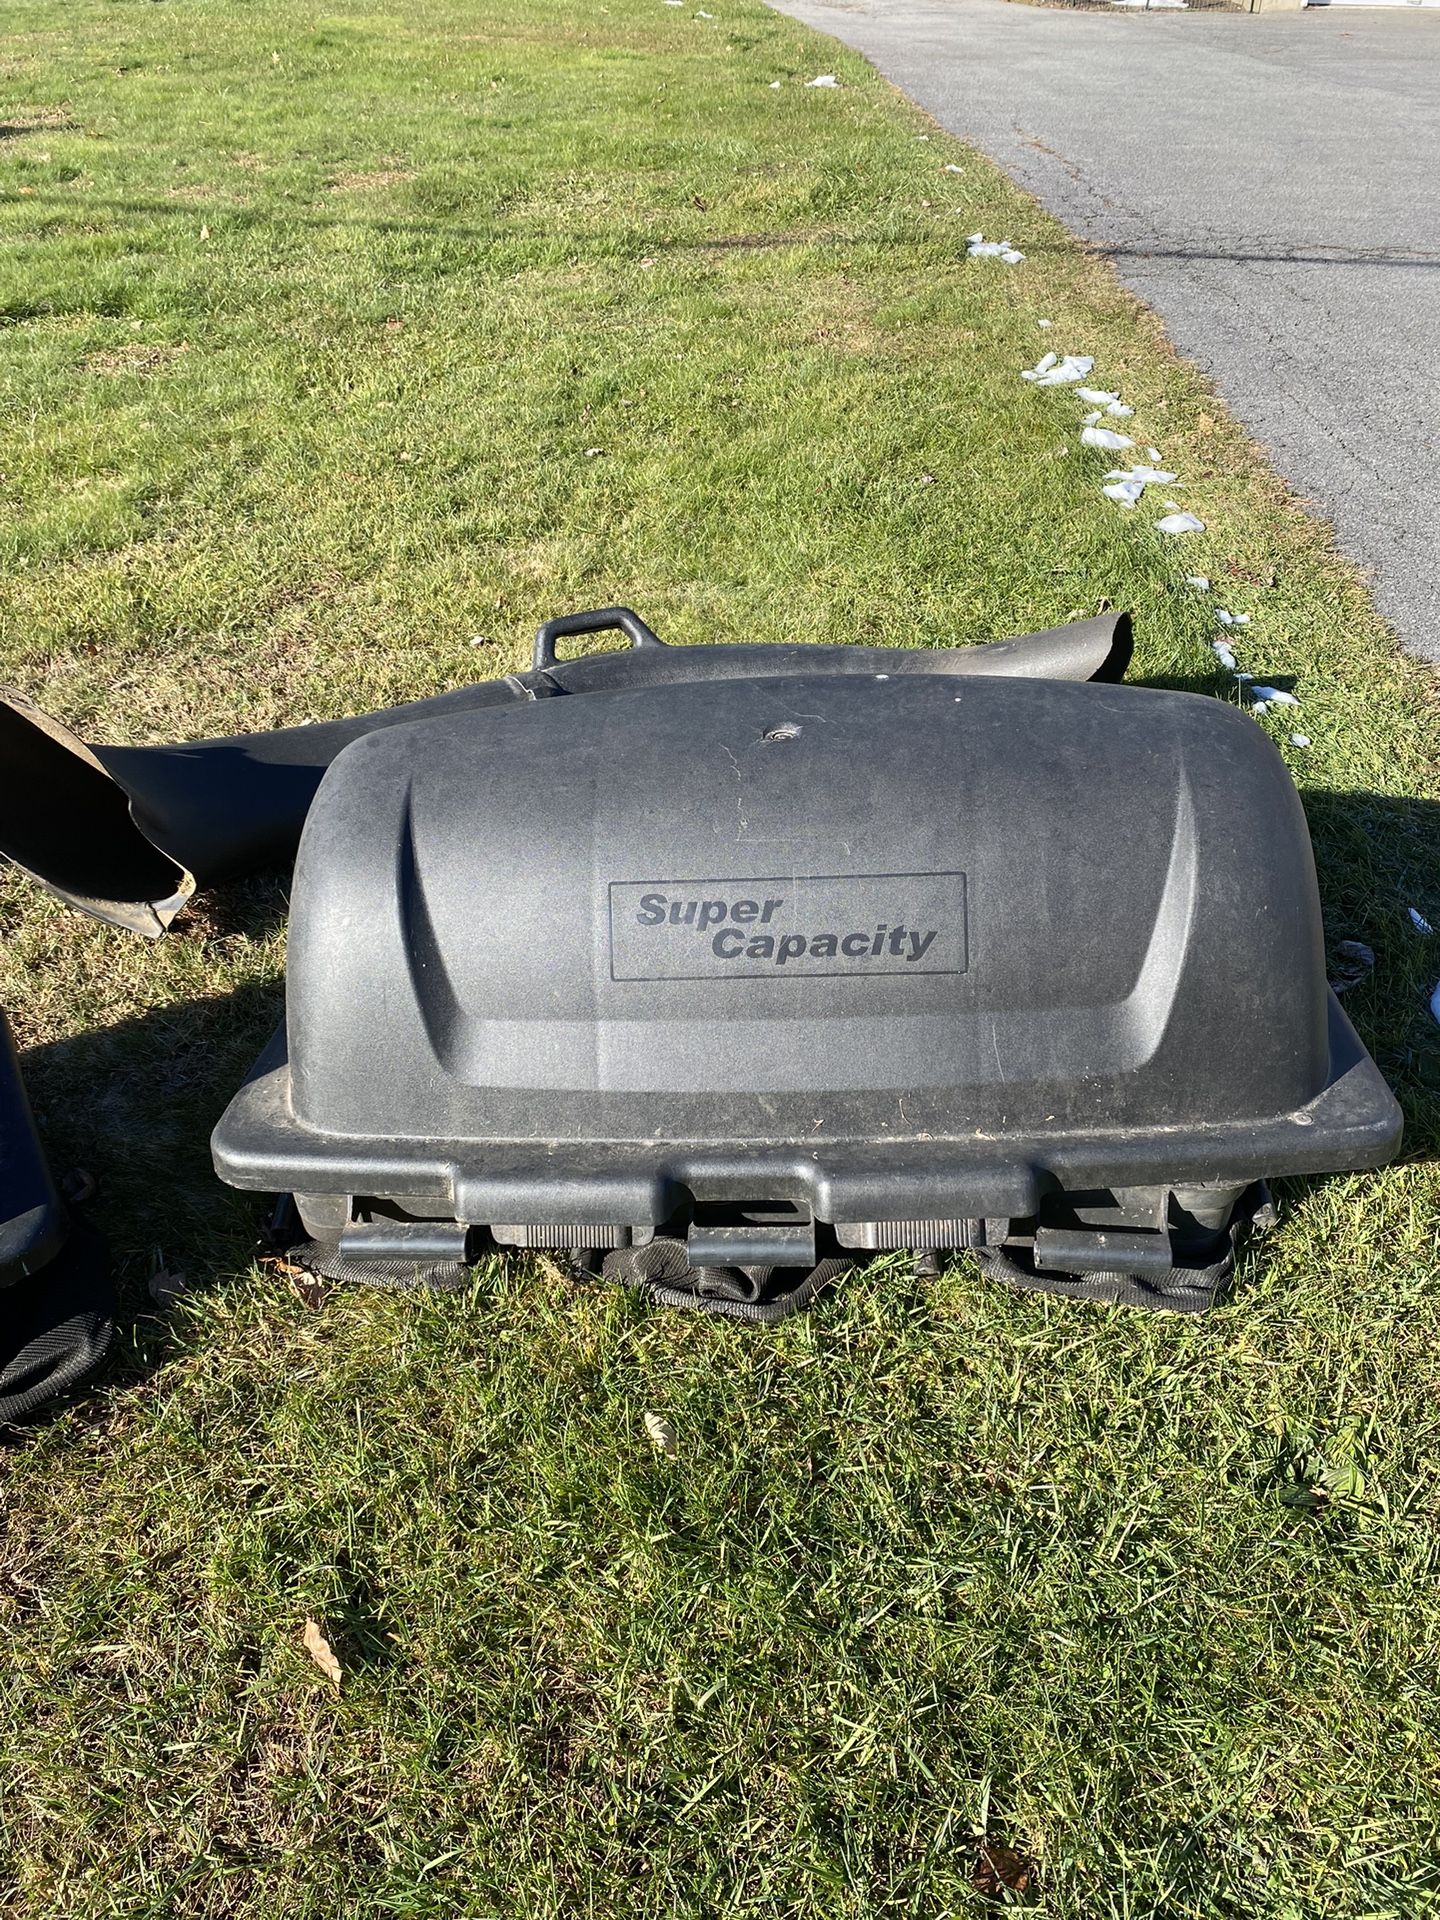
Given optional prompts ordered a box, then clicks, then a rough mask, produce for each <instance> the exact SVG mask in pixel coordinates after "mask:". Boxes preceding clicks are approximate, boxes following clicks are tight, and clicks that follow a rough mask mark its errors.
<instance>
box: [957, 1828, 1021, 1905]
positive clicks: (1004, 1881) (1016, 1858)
mask: <svg viewBox="0 0 1440 1920" xmlns="http://www.w3.org/2000/svg"><path fill="white" fill-rule="evenodd" d="M1034 1882H1035V1862H1034V1861H1033V1860H1031V1859H1030V1858H1029V1857H1028V1856H1027V1855H1026V1854H1023V1853H1019V1852H1017V1851H1016V1849H1015V1848H1014V1847H1007V1846H1006V1844H1005V1842H1004V1841H1003V1840H982V1841H981V1842H980V1851H979V1853H978V1854H977V1856H976V1859H975V1871H974V1872H973V1873H972V1874H971V1876H970V1884H971V1885H972V1886H973V1887H974V1889H975V1891H976V1892H977V1893H978V1894H980V1895H982V1896H983V1898H985V1899H986V1900H1003V1899H1004V1898H1005V1896H1006V1894H1007V1893H1018V1894H1022V1895H1023V1894H1027V1893H1029V1892H1030V1891H1031V1889H1032V1887H1033V1886H1034Z"/></svg>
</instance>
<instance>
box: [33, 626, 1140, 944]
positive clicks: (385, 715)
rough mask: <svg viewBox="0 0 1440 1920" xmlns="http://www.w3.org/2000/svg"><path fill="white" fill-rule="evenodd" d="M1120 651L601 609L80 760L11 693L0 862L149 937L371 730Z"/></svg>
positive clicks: (293, 823) (1064, 675) (294, 830)
mask: <svg viewBox="0 0 1440 1920" xmlns="http://www.w3.org/2000/svg"><path fill="white" fill-rule="evenodd" d="M610 630H619V631H622V632H623V633H624V634H625V635H626V637H627V639H628V641H629V643H630V645H629V649H628V650H627V651H625V652H623V653H613V652H609V653H602V654H594V655H590V656H588V657H583V658H580V659H576V660H568V661H559V660H558V659H557V657H556V642H557V640H559V639H560V638H562V637H564V636H568V635H586V634H594V633H600V632H606V631H610ZM1130 652H1131V641H1130V618H1129V615H1128V614H1123V613H1118V614H1105V615H1103V616H1101V617H1100V618H1098V619H1094V620H1082V621H1079V622H1077V623H1076V624H1074V625H1072V626H1068V627H1053V628H1050V629H1049V630H1048V631H1046V632H1043V633H1033V634H1027V635H1025V636H1024V637H1023V638H1021V639H1016V640H999V641H993V642H991V643H989V644H987V645H982V646H973V647H957V648H933V649H932V648H928V647H904V648H901V647H893V648H892V647H858V646H857V647H831V646H824V647H821V646H773V645H763V644H762V645H745V644H741V645H733V644H721V645H714V646H686V647H676V646H668V645H666V644H665V643H663V642H662V641H661V640H660V638H659V636H658V635H656V634H654V633H652V632H651V630H650V628H649V627H647V626H646V625H645V623H644V622H643V621H642V620H641V619H640V618H639V616H638V615H637V614H635V613H632V612H631V611H630V609H629V608H628V607H606V608H603V609H601V610H599V611H598V612H594V613H580V614H567V615H564V616H563V617H561V618H560V619H558V620H552V621H547V622H546V624H545V625H544V626H543V627H542V628H541V629H540V632H539V634H538V635H537V638H536V660H537V663H538V664H537V666H536V668H535V669H534V670H532V671H531V672H529V673H523V674H511V675H509V676H508V677H506V678H505V679H502V680H487V681H480V682H478V683H477V684H476V685H474V686H470V687H460V688H457V689H456V690H455V691H454V692H452V693H443V694H439V695H437V696H436V697H435V698H434V699H431V700H419V701H415V702H413V703H411V704H410V705H407V706H399V707H387V708H385V709H384V710H383V711H382V712H380V713H367V714H360V715H357V716H354V717H352V718H349V719H344V720H328V721H321V722H319V723H317V724H315V725H311V726H298V727H284V728H281V729H280V730H278V731H276V732H273V733H250V734H236V735H233V736H232V737H230V738H228V739H223V740H197V741H192V742H190V743H188V744H185V745H179V746H156V747H101V746H88V745H87V744H86V743H85V742H84V741H83V740H81V739H79V738H78V736H77V735H76V734H74V733H72V732H71V730H70V729H69V728H68V727H67V726H65V725H64V723H63V722H62V721H59V720H56V719H53V718H52V717H51V716H50V715H48V714H46V713H43V712H41V710H40V709H39V708H38V707H36V706H34V705H32V703H31V702H30V701H28V700H27V699H25V697H24V696H23V695H21V694H18V693H10V694H6V695H0V855H5V856H8V858H9V859H11V860H13V861H14V862H15V864H16V865H17V866H18V867H21V868H23V869H24V871H25V872H26V873H28V874H30V875H31V876H32V877H33V878H35V879H36V880H38V881H39V882H40V883H41V885H42V886H45V887H48V888H49V890H50V891H51V892H52V893H54V894H57V895H58V896H59V897H60V898H61V899H62V900H64V901H66V902H67V903H68V904H69V905H71V906H73V907H78V908H79V909H80V910H81V912H82V913H88V914H91V915H93V916H94V917H95V918H96V919H98V920H104V921H108V922H109V924H110V925H111V926H116V927H123V928H127V929H128V930H130V931H131V932H133V933H141V934H145V935H147V936H148V937H149V938H151V939H154V938H156V937H157V936H158V935H160V934H162V933H164V931H165V930H166V928H167V927H168V926H169V925H170V923H171V921H172V920H173V919H174V918H175V916H176V914H177V913H179V912H180V910H181V908H182V907H183V906H184V905H185V903H186V901H187V900H189V898H190V896H191V895H192V894H193V893H194V892H195V890H196V888H197V887H200V886H205V885H208V884H210V883H211V882H213V881H216V880H223V879H226V878H230V877H233V876H234V875H237V874H241V873H252V872H257V871H259V870H262V869H264V868H271V867H283V866H286V865H288V864H289V862H290V861H291V860H292V859H293V858H294V854H295V848H296V845H297V843H298V841H299V838H300V829H301V827H302V826H303V825H304V823H305V815H306V813H307V812H308V811H309V807H310V802H311V800H312V799H313V798H314V797H315V790H316V788H317V787H318V786H319V784H320V780H321V777H322V775H323V774H324V772H325V769H326V768H327V767H328V766H329V765H330V762H331V761H332V760H333V759H334V758H335V756H336V755H337V754H338V753H339V752H340V750H341V748H342V747H346V746H348V745H349V744H350V742H351V741H352V740H355V739H358V738H359V737H360V736H361V735H362V734H367V733H373V732H375V731H377V730H378V729H379V728H381V727H395V726H404V725H407V724H409V723H410V722H412V721H418V720H429V719H434V718H436V717H438V716H439V715H442V714H447V713H461V712H465V711H469V710H475V711H478V710H480V709H483V708H488V707H499V706H506V705H509V704H512V703H515V704H523V703H528V702H530V701H532V700H539V699H548V698H551V697H553V696H554V695H556V694H564V693H589V692H598V691H603V690H607V689H615V688H619V687H635V686H654V685H660V684H665V683H669V682H674V681H682V680H712V679H713V680H734V679H747V678H754V677H755V676H757V675H759V676H766V677H769V676H775V675H781V674H793V673H795V672H797V671H802V672H813V671H824V672H829V673H846V674H851V673H853V674H861V673H876V672H883V673H885V674H887V675H894V674H900V673H917V672H918V673H930V674H934V673H961V674H971V673H978V674H987V675H1001V676H1004V677H1006V678H1016V677H1019V678H1025V679H1036V680H1119V679H1121V678H1123V676H1124V673H1125V668H1126V666H1127V665H1128V663H1129V660H1130Z"/></svg>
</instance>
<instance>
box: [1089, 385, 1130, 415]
mask: <svg viewBox="0 0 1440 1920" xmlns="http://www.w3.org/2000/svg"><path fill="white" fill-rule="evenodd" d="M1075 391H1076V393H1077V394H1078V395H1079V396H1080V398H1081V399H1082V400H1088V401H1089V402H1090V404H1091V406H1092V407H1103V408H1104V410H1105V412H1106V413H1108V414H1111V415H1113V417H1114V418H1115V419H1117V420H1128V419H1129V418H1130V417H1131V415H1132V414H1133V413H1134V411H1135V409H1134V407H1127V406H1123V405H1122V404H1121V401H1120V396H1119V394H1118V393H1103V392H1102V391H1101V390H1100V388H1099V387H1077V388H1076V389H1075Z"/></svg>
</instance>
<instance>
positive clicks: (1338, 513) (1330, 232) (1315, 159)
mask: <svg viewBox="0 0 1440 1920" xmlns="http://www.w3.org/2000/svg"><path fill="white" fill-rule="evenodd" d="M775 3H776V4H778V5H781V6H782V8H783V10H784V11H785V12H787V13H791V14H794V15H795V16H796V17H797V18H798V19H801V20H805V21H807V22H808V23H809V24H810V25H812V26H816V27H820V28H823V30H824V31H825V32H827V33H831V34H834V35H835V36H836V37H837V38H838V39H841V40H843V41H845V42H846V43H847V44H848V45H850V46H852V47H855V48H857V49H858V50H859V51H860V52H861V53H864V54H866V55H867V56H868V57H869V58H870V59H871V60H872V61H873V62H874V63H875V65H876V66H877V67H879V68H880V70H881V71H882V72H883V73H885V74H887V75H888V76H889V77H890V78H891V79H892V80H893V81H895V82H896V84H897V85H899V86H900V87H902V88H903V89H904V90H905V92H907V93H908V94H909V95H910V97H911V98H912V99H913V100H916V101H918V102H919V104H920V105H921V106H923V107H925V108H926V109H927V110H928V111H929V112H930V113H932V114H933V115H934V116H935V118H936V119H937V120H938V121H939V122H940V123H941V124H942V125H943V126H945V127H947V128H948V129H950V130H951V131H952V132H955V133H958V134H960V135H962V136H963V137H964V138H965V139H967V140H970V141H972V142H973V143H974V144H975V145H976V146H978V147H980V148H982V149H983V150H984V151H985V152H986V153H988V154H990V155H991V156H992V158H994V159H995V160H997V161H999V163H1000V165H1001V166H1003V167H1004V168H1005V170H1006V172H1007V173H1009V174H1010V176H1011V177H1012V178H1013V179H1016V180H1018V181H1020V182H1021V183H1022V184H1023V185H1024V186H1026V187H1028V188H1029V190H1030V191H1031V192H1032V193H1033V194H1034V195H1035V196H1036V198H1037V199H1038V200H1040V201H1041V202H1042V203H1043V204H1044V205H1045V206H1046V207H1048V208H1049V209H1050V211H1051V212H1052V213H1054V214H1056V215H1058V217H1059V218H1060V219H1062V220H1063V221H1064V222H1065V224H1066V225H1067V226H1068V227H1070V228H1071V229H1072V231H1074V232H1076V233H1079V234H1082V235H1083V236H1084V237H1085V238H1086V239H1087V240H1089V241H1091V242H1092V243H1094V244H1095V245H1096V246H1098V247H1100V248H1102V249H1103V250H1104V251H1106V252H1107V253H1109V254H1110V255H1111V257H1112V258H1113V260H1114V262H1115V266H1116V268H1117V270H1118V272H1119V274H1120V276H1121V278H1122V279H1123V280H1124V281H1125V283H1126V285H1127V286H1129V287H1130V288H1131V289H1132V290H1133V291H1134V292H1135V293H1137V294H1139V295H1140V297H1141V298H1142V299H1144V300H1145V301H1147V302H1148V303H1149V304H1150V305H1151V306H1152V307H1154V308H1155V309H1156V310H1157V311H1158V312H1159V313H1160V315H1161V316H1162V318H1163V319H1164V321H1165V324H1166V327H1167V328H1168V330H1169V333H1170V337H1171V338H1172V340H1174V342H1175V344H1176V345H1177V346H1178V347H1179V348H1180V349H1181V351H1182V352H1184V353H1186V354H1188V355H1189V356H1190V357H1191V358H1192V359H1193V360H1195V361H1197V362H1198V363H1199V364H1200V365H1201V366H1202V367H1204V368H1205V369H1206V371H1207V372H1208V373H1209V374H1210V375H1211V376H1212V377H1213V379H1214V380H1215V382H1216V385H1217V386H1218V387H1219V389H1220V391H1221V392H1222V393H1223V394H1224V396H1225V398H1226V399H1227V401H1228V402H1229V404H1230V406H1231V408H1232V410H1233V411H1234V412H1235V413H1236V414H1237V415H1238V416H1239V417H1240V418H1241V419H1242V420H1243V421H1244V422H1245V423H1246V425H1247V426H1248V427H1249V428H1250V430H1251V432H1252V433H1253V434H1254V436H1255V437H1256V438H1257V439H1258V440H1260V441H1262V442H1263V443H1264V445H1265V446H1267V447H1268V448H1269V449H1270V452H1271V454H1272V456H1273V458H1274V461H1275V464H1276V466H1277V467H1278V469H1279V470H1280V472H1281V473H1283V474H1284V475H1285V477H1286V478H1287V479H1288V480H1289V481H1290V482H1291V484H1292V485H1293V486H1294V487H1295V488H1296V489H1297V490H1298V491H1299V492H1300V493H1301V494H1303V495H1304V496H1306V498H1307V499H1308V500H1309V501H1310V502H1311V503H1312V504H1313V505H1314V506H1315V507H1316V508H1317V509H1318V510H1319V511H1320V512H1321V513H1322V514H1323V515H1325V517H1326V518H1328V519H1329V520H1330V521H1331V523H1332V524H1333V525H1334V527H1335V529H1336V532H1337V534H1338V536H1339V540H1340V544H1341V546H1342V547H1343V548H1344V549H1345V550H1346V551H1347V552H1348V553H1349V554H1350V555H1351V557H1352V558H1354V559H1355V560H1358V561H1359V562H1360V563H1361V564H1362V566H1364V567H1366V568H1368V569H1369V570H1370V571H1371V573H1372V576H1373V582H1374V589H1375V597H1376V601H1377V603H1378V605H1379V606H1380V608H1381V610H1382V612H1383V613H1384V614H1385V615H1386V616H1387V617H1388V618H1389V619H1390V620H1391V621H1392V622H1393V624H1394V626H1395V627H1396V629H1397V630H1398V632H1399V634H1400V637H1401V639H1402V640H1403V641H1404V643H1405V644H1406V645H1407V646H1408V647H1409V648H1410V649H1411V650H1412V651H1413V652H1416V653H1419V654H1421V655H1423V656H1425V657H1426V658H1427V659H1430V660H1432V661H1436V662H1440V8H1423V9H1422V8H1419V7H1403V8H1395V9H1374V10H1372V9H1367V8H1354V7H1341V8H1336V7H1326V8H1321V9H1307V10H1306V11H1305V12H1303V13H1272V14H1238V13H1200V12H1195V13H1152V14H1135V13H1116V12H1110V11H1108V10H1107V11H1095V12H1081V11H1075V10H1062V9H1052V8H1042V7H1030V6H1019V5H1012V4H1008V3H1007V0H775ZM1022 271H1023V269H1022Z"/></svg>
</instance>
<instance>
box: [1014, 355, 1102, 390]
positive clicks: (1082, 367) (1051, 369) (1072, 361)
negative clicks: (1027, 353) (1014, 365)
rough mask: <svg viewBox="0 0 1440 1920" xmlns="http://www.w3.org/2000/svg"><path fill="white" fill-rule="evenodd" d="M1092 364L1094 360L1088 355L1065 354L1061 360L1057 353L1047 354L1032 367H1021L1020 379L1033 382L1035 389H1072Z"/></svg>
mask: <svg viewBox="0 0 1440 1920" xmlns="http://www.w3.org/2000/svg"><path fill="white" fill-rule="evenodd" d="M1094 364H1095V361H1094V358H1093V357H1092V356H1091V355H1090V354H1088V353H1067V354H1066V356H1065V358H1064V359H1063V360H1062V359H1061V358H1060V356H1059V354H1058V353H1047V354H1044V355H1042V356H1041V358H1040V359H1039V360H1037V361H1036V363H1035V365H1034V366H1033V367H1022V368H1021V370H1020V378H1021V379H1022V380H1033V381H1034V382H1035V385H1036V386H1037V387H1072V386H1074V384H1075V382H1076V381H1077V380H1083V379H1084V378H1085V376H1086V374H1087V373H1089V371H1090V369H1091V368H1092V367H1093V366H1094Z"/></svg>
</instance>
